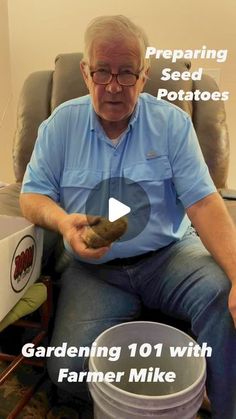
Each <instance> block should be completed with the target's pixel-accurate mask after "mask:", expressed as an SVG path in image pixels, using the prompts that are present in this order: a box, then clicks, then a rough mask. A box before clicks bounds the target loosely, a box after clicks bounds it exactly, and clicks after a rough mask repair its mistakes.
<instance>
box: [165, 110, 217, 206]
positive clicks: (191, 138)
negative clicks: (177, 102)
mask: <svg viewBox="0 0 236 419" xmlns="http://www.w3.org/2000/svg"><path fill="white" fill-rule="evenodd" d="M168 138H169V140H168V141H169V156H170V162H171V166H172V171H173V182H174V185H175V189H176V192H177V195H178V198H179V199H180V201H181V202H182V203H183V205H184V207H185V208H188V207H190V206H191V205H193V204H194V203H195V202H197V201H199V200H200V199H202V198H204V197H205V196H207V195H210V194H212V193H214V192H216V187H215V185H214V183H213V181H212V179H211V176H210V174H209V170H208V167H207V164H206V162H205V160H204V157H203V154H202V151H201V148H200V145H199V142H198V138H197V135H196V132H195V130H194V127H193V124H192V121H191V119H190V117H189V116H188V115H185V114H183V112H181V111H179V110H177V111H176V112H175V113H174V115H173V118H172V119H171V123H170V124H169V135H168Z"/></svg>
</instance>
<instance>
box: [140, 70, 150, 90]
mask: <svg viewBox="0 0 236 419" xmlns="http://www.w3.org/2000/svg"><path fill="white" fill-rule="evenodd" d="M149 70H150V67H148V68H147V69H146V70H145V71H144V75H143V86H142V91H143V89H144V86H145V84H146V82H147V80H148V79H149V77H148V74H149Z"/></svg>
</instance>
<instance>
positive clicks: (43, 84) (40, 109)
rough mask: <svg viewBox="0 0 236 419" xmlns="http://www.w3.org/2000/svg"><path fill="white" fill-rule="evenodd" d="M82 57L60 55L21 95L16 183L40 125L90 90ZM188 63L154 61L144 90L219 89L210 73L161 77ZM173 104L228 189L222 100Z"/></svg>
mask: <svg viewBox="0 0 236 419" xmlns="http://www.w3.org/2000/svg"><path fill="white" fill-rule="evenodd" d="M81 58H82V54H81V53H69V54H60V55H58V56H57V57H56V60H55V70H54V71H39V72H35V73H32V74H31V75H30V76H29V77H28V78H27V79H26V81H25V83H24V86H23V88H22V91H21V95H20V99H19V106H18V114H17V130H16V134H15V140H14V147H13V161H14V170H15V175H16V180H17V182H21V181H22V178H23V176H24V172H25V168H26V165H27V163H28V161H29V159H30V156H31V153H32V150H33V147H34V143H35V139H36V137H37V129H38V126H39V124H40V123H41V122H42V121H43V120H44V119H46V118H47V117H48V116H49V115H50V114H51V112H52V111H53V109H55V108H56V107H57V106H58V105H59V104H61V103H62V102H65V101H66V100H69V99H72V98H75V97H79V96H83V95H85V94H87V93H88V92H87V88H86V86H85V83H84V81H83V78H82V75H81V72H80V68H79V63H80V60H81ZM190 67H191V63H190V61H188V60H178V61H177V62H176V63H171V62H168V61H167V60H164V59H159V60H153V61H152V64H151V71H150V74H149V80H148V82H147V83H146V86H145V89H144V90H145V91H146V92H148V93H150V94H152V95H154V96H156V95H157V91H158V89H159V88H165V89H167V90H168V91H169V92H170V91H176V92H178V91H179V90H181V89H183V90H184V91H186V92H187V91H190V92H193V91H195V90H196V89H199V90H200V91H208V92H214V91H218V87H217V85H216V83H215V81H214V80H213V79H212V78H211V77H209V76H207V75H203V76H202V78H201V80H199V81H193V80H192V79H190V80H186V81H185V80H182V79H180V80H177V81H173V80H168V81H162V80H161V74H162V70H163V69H164V68H171V69H172V70H178V71H180V73H182V72H183V71H185V70H189V69H190ZM172 103H174V104H176V105H177V106H179V107H180V108H182V109H183V110H184V111H186V112H188V113H189V115H190V116H191V118H192V120H193V124H194V126H195V130H196V132H197V135H198V139H199V143H200V146H201V148H202V151H203V155H204V158H205V160H206V163H207V165H208V167H209V171H210V173H211V176H212V178H213V181H214V183H215V185H216V186H217V188H224V187H226V181H227V175H228V166H229V138H228V131H227V125H226V115H225V108H224V103H223V101H221V100H219V101H214V100H209V101H202V100H199V101H197V100H195V101H194V100H192V101H184V100H176V101H174V102H172Z"/></svg>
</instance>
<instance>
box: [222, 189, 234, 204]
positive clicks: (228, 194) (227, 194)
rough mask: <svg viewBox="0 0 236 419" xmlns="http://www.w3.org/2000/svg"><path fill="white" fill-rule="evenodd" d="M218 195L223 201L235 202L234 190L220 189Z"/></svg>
mask: <svg viewBox="0 0 236 419" xmlns="http://www.w3.org/2000/svg"><path fill="white" fill-rule="evenodd" d="M219 194H220V195H221V196H222V198H224V199H231V200H233V201H236V189H227V188H222V189H219Z"/></svg>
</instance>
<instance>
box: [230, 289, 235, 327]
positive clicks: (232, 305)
mask: <svg viewBox="0 0 236 419" xmlns="http://www.w3.org/2000/svg"><path fill="white" fill-rule="evenodd" d="M229 311H230V313H231V316H232V318H233V321H234V326H235V327H236V284H233V285H232V288H231V291H230V293H229Z"/></svg>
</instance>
